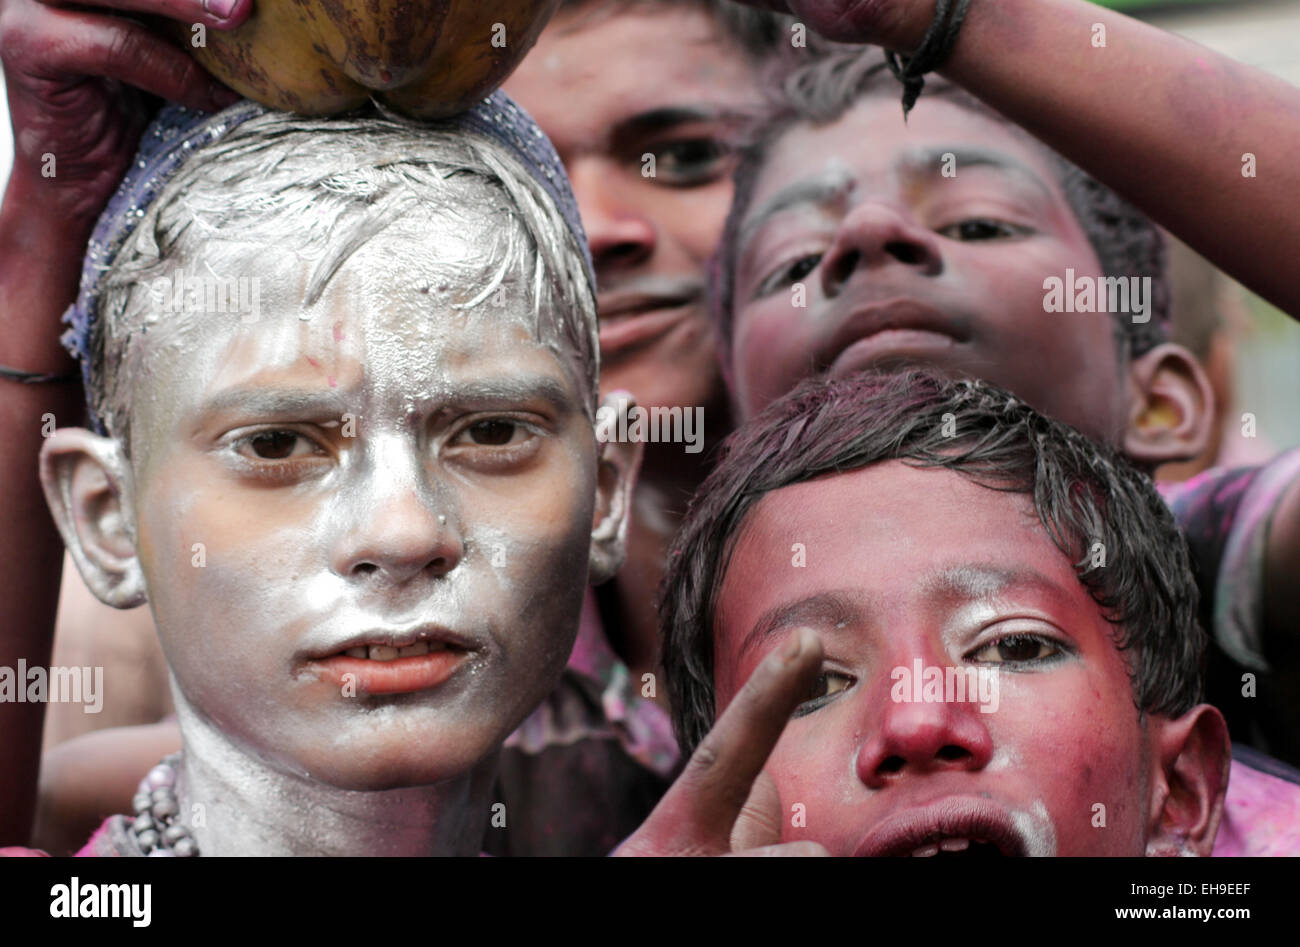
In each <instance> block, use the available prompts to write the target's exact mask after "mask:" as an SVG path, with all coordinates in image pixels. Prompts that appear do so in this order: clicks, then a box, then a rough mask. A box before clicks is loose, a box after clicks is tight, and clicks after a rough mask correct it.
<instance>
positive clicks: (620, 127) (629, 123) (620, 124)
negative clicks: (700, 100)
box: [609, 105, 750, 142]
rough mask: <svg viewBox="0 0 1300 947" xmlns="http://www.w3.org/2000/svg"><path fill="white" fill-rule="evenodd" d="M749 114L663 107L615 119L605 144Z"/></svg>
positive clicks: (699, 107) (714, 107)
mask: <svg viewBox="0 0 1300 947" xmlns="http://www.w3.org/2000/svg"><path fill="white" fill-rule="evenodd" d="M749 114H750V113H749V112H747V111H745V110H744V109H738V108H726V107H723V106H717V105H665V106H662V107H660V108H653V109H647V110H646V111H644V112H637V113H636V114H634V115H629V116H627V117H626V118H622V119H619V120H618V121H617V122H615V123H614V127H613V128H612V129H610V132H609V140H610V141H611V142H623V141H627V140H628V139H632V138H637V137H639V136H643V135H650V134H654V133H655V132H661V131H665V130H667V129H669V128H675V127H676V126H678V125H686V124H689V123H692V122H715V121H719V120H721V121H727V122H736V121H740V120H741V119H744V118H746V117H748V115H749Z"/></svg>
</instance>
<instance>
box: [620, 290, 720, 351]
mask: <svg viewBox="0 0 1300 947" xmlns="http://www.w3.org/2000/svg"><path fill="white" fill-rule="evenodd" d="M700 298H701V294H700V293H699V292H696V291H695V290H693V289H690V290H688V289H687V288H684V287H683V288H681V289H680V290H676V291H673V292H671V293H668V294H664V293H661V292H644V291H630V292H614V293H609V294H602V295H601V297H600V299H599V301H598V303H597V308H598V309H599V310H600V355H601V358H602V359H609V358H613V357H614V356H615V355H619V354H621V353H623V352H627V351H631V350H634V349H637V348H640V347H642V346H644V345H647V344H649V343H651V342H653V341H655V340H656V339H658V338H659V337H660V336H663V335H665V334H667V333H668V332H671V331H672V330H673V329H674V328H676V326H677V325H678V324H679V323H680V322H682V321H683V320H684V319H687V318H690V316H691V310H692V308H693V307H694V306H695V305H696V304H697V303H698V302H699V301H700Z"/></svg>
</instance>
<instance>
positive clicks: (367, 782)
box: [295, 741, 496, 792]
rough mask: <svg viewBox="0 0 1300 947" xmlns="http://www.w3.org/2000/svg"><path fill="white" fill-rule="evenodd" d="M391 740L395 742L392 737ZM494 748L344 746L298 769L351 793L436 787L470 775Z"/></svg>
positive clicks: (492, 757) (307, 759) (313, 756)
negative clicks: (352, 750) (358, 748)
mask: <svg viewBox="0 0 1300 947" xmlns="http://www.w3.org/2000/svg"><path fill="white" fill-rule="evenodd" d="M389 742H390V744H391V743H393V741H389ZM495 749H496V748H495V747H489V746H464V745H461V746H431V745H429V744H425V743H421V744H420V745H418V746H417V747H414V748H413V747H411V746H409V745H407V746H402V745H389V746H382V747H375V746H368V747H365V748H364V749H363V750H359V751H358V752H355V753H354V752H351V751H350V750H349V748H347V747H345V746H335V747H331V748H330V750H329V751H327V752H324V753H317V754H310V755H305V757H304V758H301V759H299V760H296V761H295V763H296V764H297V765H296V767H295V768H299V771H300V772H305V773H307V774H309V776H310V778H311V779H312V780H314V781H316V782H320V783H324V784H325V785H327V786H332V787H334V788H335V789H342V790H346V791H348V792H386V791H389V790H394V789H412V788H415V787H418V786H432V785H435V784H437V783H442V782H447V781H449V780H455V779H460V778H464V777H466V776H469V775H470V774H471V773H472V772H473V771H474V770H475V769H477V768H480V767H482V766H484V765H487V764H489V763H490V762H492V761H494V760H495V758H496V753H495Z"/></svg>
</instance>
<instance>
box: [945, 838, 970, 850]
mask: <svg viewBox="0 0 1300 947" xmlns="http://www.w3.org/2000/svg"><path fill="white" fill-rule="evenodd" d="M939 847H940V848H942V849H943V850H944V851H945V852H964V851H965V850H966V849H968V848H970V839H968V838H946V839H944V840H943V841H942V842H940V843H939Z"/></svg>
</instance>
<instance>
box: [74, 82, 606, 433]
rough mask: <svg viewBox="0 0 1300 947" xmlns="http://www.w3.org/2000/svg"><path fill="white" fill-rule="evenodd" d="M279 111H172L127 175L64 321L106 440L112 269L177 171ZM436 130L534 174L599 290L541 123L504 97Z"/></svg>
mask: <svg viewBox="0 0 1300 947" xmlns="http://www.w3.org/2000/svg"><path fill="white" fill-rule="evenodd" d="M269 111H271V110H270V109H268V108H266V107H265V106H262V105H258V104H257V103H256V102H250V101H243V102H239V103H237V104H235V105H232V106H231V107H230V108H228V109H225V110H224V111H221V112H218V113H216V114H208V113H205V112H198V111H195V110H193V109H188V108H185V107H183V106H180V105H168V106H166V107H165V108H163V109H162V111H160V112H159V113H158V115H157V117H155V118H154V120H153V122H152V123H151V124H150V125H149V127H148V128H147V129H145V132H144V135H143V137H141V139H140V148H139V151H138V152H137V153H136V156H135V162H134V163H133V164H132V165H131V168H130V170H129V171H127V174H126V177H125V178H124V179H123V180H122V183H121V185H120V186H119V187H118V189H117V191H116V193H115V194H114V195H113V197H112V199H111V200H110V201H109V202H108V206H107V207H106V208H105V209H104V212H103V214H101V215H100V217H99V222H98V223H96V225H95V230H94V233H92V234H91V237H90V243H89V244H88V245H87V247H86V257H85V260H84V262H83V263H82V267H81V289H80V291H79V293H78V295H77V301H76V302H75V303H73V304H72V305H71V306H69V307H68V311H67V312H65V313H64V314H63V321H64V323H65V324H66V325H68V326H69V328H68V330H67V331H66V332H64V333H63V336H62V342H63V346H64V348H66V349H67V350H68V351H69V352H70V353H71V354H72V355H73V357H75V358H76V359H77V360H78V361H79V362H80V363H81V378H82V381H83V382H84V384H85V388H86V395H87V410H88V412H89V415H90V423H91V426H92V427H93V428H94V430H95V431H97V432H98V433H100V434H105V433H107V431H106V430H105V428H104V423H103V421H102V420H101V419H100V418H99V416H98V415H96V413H95V409H94V406H93V405H92V404H91V403H90V392H91V385H90V339H91V335H92V332H93V330H94V327H95V324H96V323H97V322H98V320H99V308H100V295H101V287H100V281H101V279H102V277H103V275H104V274H105V273H106V272H107V271H108V269H109V267H111V266H112V264H113V260H114V259H115V258H116V257H117V254H118V252H119V251H120V250H121V249H122V245H123V244H124V243H126V240H127V238H128V237H130V236H131V234H132V233H133V232H134V231H135V228H136V226H137V225H138V224H139V222H140V219H141V218H142V217H143V216H144V213H145V209H146V208H147V207H148V206H149V205H150V204H152V203H153V201H154V200H155V199H156V198H157V197H158V194H159V193H160V192H161V191H162V189H163V188H164V187H165V186H166V184H167V182H168V181H169V180H170V179H171V176H172V175H173V174H174V173H175V172H176V169H177V168H178V167H180V165H181V164H182V163H183V162H184V161H185V160H186V159H187V158H188V157H189V155H190V153H191V152H192V151H194V150H195V149H198V148H203V147H205V146H207V145H210V144H212V143H213V142H215V141H218V140H220V139H221V138H223V137H225V136H226V135H227V134H228V133H229V132H230V131H231V130H232V129H234V128H236V127H238V126H239V125H242V124H243V123H244V122H246V121H248V120H249V119H250V118H255V117H256V116H258V115H263V114H265V113H267V112H269ZM429 124H430V127H431V128H449V129H453V130H457V129H459V130H464V131H469V132H474V133H476V134H479V135H482V136H483V137H485V138H489V139H491V140H493V141H495V142H497V143H498V144H500V145H502V146H503V147H505V148H506V149H507V150H508V151H510V152H511V153H512V154H513V155H514V156H515V157H516V158H518V159H519V161H520V163H522V164H523V165H524V167H526V168H527V169H528V170H529V172H530V173H531V174H532V176H533V178H534V179H536V181H537V183H538V184H540V185H541V186H542V188H543V189H544V190H545V191H546V193H547V194H548V195H549V196H550V198H551V199H552V200H553V201H554V202H555V205H556V207H557V208H558V209H559V211H560V214H561V215H562V216H563V217H564V220H565V222H566V223H567V224H568V225H569V230H570V232H572V234H573V236H574V238H575V239H576V240H577V242H578V246H580V247H581V248H582V256H583V261H584V264H585V267H586V273H587V283H588V285H589V286H590V287H591V288H592V290H593V292H594V290H595V286H596V278H595V270H594V268H593V266H592V262H591V249H590V248H589V247H588V245H587V237H586V234H585V233H584V231H583V229H582V221H581V220H580V218H579V217H578V203H577V201H576V200H575V199H574V197H573V190H572V189H571V187H570V186H569V178H568V175H567V174H565V171H564V165H563V164H561V163H560V157H559V155H557V154H556V152H555V148H554V147H553V146H552V145H551V141H550V139H549V138H547V137H546V135H545V134H544V133H543V132H542V130H541V128H539V127H538V126H537V123H536V122H534V121H533V119H532V118H531V117H530V116H529V115H528V113H527V112H525V111H524V110H523V109H521V108H520V107H519V106H518V105H516V104H515V103H514V102H513V101H512V100H511V99H510V98H509V97H508V96H507V95H506V94H505V93H504V92H494V93H493V94H492V95H491V96H490V97H488V98H486V99H484V100H483V101H482V102H480V103H479V104H478V105H476V106H474V107H473V108H471V109H469V110H468V111H465V112H462V113H461V114H459V115H456V116H453V117H452V118H448V119H442V120H440V121H438V122H431V123H429Z"/></svg>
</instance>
